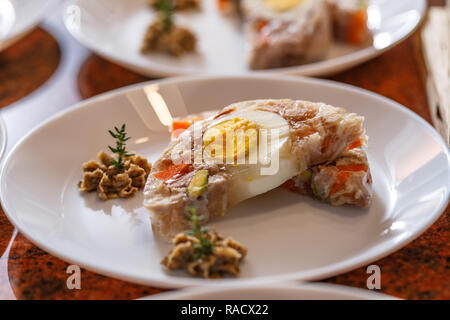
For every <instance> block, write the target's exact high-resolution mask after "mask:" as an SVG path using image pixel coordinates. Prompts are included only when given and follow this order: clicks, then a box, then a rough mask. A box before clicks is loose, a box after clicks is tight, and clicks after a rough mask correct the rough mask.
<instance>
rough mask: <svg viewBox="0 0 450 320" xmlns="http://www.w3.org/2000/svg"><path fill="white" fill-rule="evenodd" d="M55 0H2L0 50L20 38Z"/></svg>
mask: <svg viewBox="0 0 450 320" xmlns="http://www.w3.org/2000/svg"><path fill="white" fill-rule="evenodd" d="M54 2H55V0H39V1H37V0H0V51H1V50H3V49H6V48H7V47H9V46H10V45H12V44H13V43H14V42H16V41H18V40H20V39H21V38H22V37H23V36H25V35H26V34H27V33H28V32H29V31H31V30H32V29H33V28H34V27H35V26H36V25H37V24H38V23H39V21H40V20H41V19H42V18H43V16H44V14H45V12H46V10H47V9H48V8H49V7H50V5H51V4H53V3H54Z"/></svg>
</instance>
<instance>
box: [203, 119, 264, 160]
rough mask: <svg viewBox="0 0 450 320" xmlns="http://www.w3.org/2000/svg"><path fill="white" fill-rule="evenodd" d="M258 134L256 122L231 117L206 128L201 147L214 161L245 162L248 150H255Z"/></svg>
mask: <svg viewBox="0 0 450 320" xmlns="http://www.w3.org/2000/svg"><path fill="white" fill-rule="evenodd" d="M258 135H259V134H258V125H257V124H256V123H254V122H253V121H250V120H248V119H244V118H233V119H230V120H226V121H223V122H221V123H219V124H217V125H215V126H214V127H212V128H210V129H208V130H207V131H206V132H205V134H204V136H203V148H204V150H205V151H206V153H207V154H208V156H209V157H210V158H211V159H212V160H213V161H214V162H215V163H227V164H239V163H241V161H244V162H243V163H245V161H246V160H247V158H248V156H249V154H250V152H254V151H256V150H257V147H258ZM227 146H228V147H227Z"/></svg>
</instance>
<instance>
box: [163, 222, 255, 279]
mask: <svg viewBox="0 0 450 320" xmlns="http://www.w3.org/2000/svg"><path fill="white" fill-rule="evenodd" d="M207 237H208V238H209V240H210V241H211V242H212V243H213V244H214V246H215V247H214V250H213V252H212V254H210V255H208V256H206V257H200V258H199V257H197V251H196V249H195V248H194V244H195V243H199V240H198V239H197V238H196V237H194V236H190V235H187V234H185V233H180V234H178V235H177V236H175V238H174V239H173V240H172V242H173V244H174V248H173V249H172V250H171V251H170V253H169V254H168V255H167V256H166V257H165V258H164V259H163V260H162V261H161V264H162V265H164V266H165V267H166V269H168V270H178V269H184V270H185V271H187V272H188V273H190V274H191V275H193V276H202V277H204V278H221V277H222V275H223V274H225V273H229V274H232V275H234V276H237V275H239V272H240V268H239V263H240V262H241V261H242V259H244V257H245V256H246V255H247V247H246V246H244V245H242V244H241V243H239V242H237V241H235V240H233V239H232V238H230V237H228V238H223V237H222V236H221V235H219V234H218V233H217V232H216V231H215V230H212V231H208V233H207Z"/></svg>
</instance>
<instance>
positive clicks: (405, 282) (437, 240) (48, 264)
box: [0, 0, 450, 299]
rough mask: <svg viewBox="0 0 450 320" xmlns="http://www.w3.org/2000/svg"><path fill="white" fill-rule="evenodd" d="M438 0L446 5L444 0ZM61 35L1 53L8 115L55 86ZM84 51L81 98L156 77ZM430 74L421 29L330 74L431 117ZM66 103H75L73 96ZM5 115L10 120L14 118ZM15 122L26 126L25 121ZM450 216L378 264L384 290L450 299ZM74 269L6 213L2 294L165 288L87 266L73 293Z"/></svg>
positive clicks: (91, 294)
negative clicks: (374, 55)
mask: <svg viewBox="0 0 450 320" xmlns="http://www.w3.org/2000/svg"><path fill="white" fill-rule="evenodd" d="M431 3H432V4H443V3H444V1H440V0H436V1H431ZM56 33H58V31H55V30H53V29H52V28H51V27H48V26H47V25H45V24H44V25H43V26H41V27H37V28H36V29H35V30H33V31H32V32H31V33H30V34H28V35H27V36H26V37H25V38H24V39H22V40H20V41H19V42H18V43H16V44H14V45H13V46H12V47H10V48H8V49H7V50H5V51H3V52H0V107H2V108H3V109H2V112H3V111H4V112H5V115H6V114H7V112H8V111H9V109H8V108H16V107H17V106H18V105H19V104H21V103H27V104H30V103H32V102H33V99H39V97H38V94H39V91H40V90H44V89H43V88H45V87H46V86H49V81H50V80H49V79H52V77H56V74H57V73H58V72H61V71H60V69H61V68H62V67H61V64H62V63H64V62H61V61H62V60H63V58H64V54H66V52H65V50H67V48H71V47H70V46H62V43H61V39H62V36H61V34H58V36H56V37H55V36H54V34H56ZM57 39H58V40H57ZM83 53H84V55H82V58H81V61H80V63H79V64H77V65H76V66H72V67H71V68H72V69H71V77H72V78H73V79H71V80H70V81H71V83H72V82H73V83H74V84H75V85H76V87H77V90H78V94H79V98H88V97H92V96H95V95H97V94H99V93H102V92H105V91H108V90H111V89H115V88H119V87H122V86H125V85H129V84H133V83H138V82H142V81H147V80H149V78H147V77H143V76H141V75H138V74H136V73H133V72H131V71H127V70H125V69H123V68H121V67H119V66H117V65H114V64H112V63H110V62H108V61H106V60H104V59H102V58H100V57H98V56H96V55H94V54H92V53H89V52H88V51H87V50H85V51H83ZM67 68H69V67H67ZM30 70H32V71H33V72H30ZM74 71H75V72H74ZM425 76H426V70H425V66H424V61H423V57H422V50H421V41H420V32H419V31H416V32H415V33H414V34H413V35H412V36H411V37H409V38H408V39H407V40H406V41H404V42H403V43H401V44H400V45H398V46H397V47H395V48H393V49H391V50H389V51H387V52H386V53H384V54H383V55H381V56H380V57H378V58H375V59H373V60H372V61H369V62H367V63H364V64H362V65H360V66H358V67H355V68H352V69H350V70H347V71H345V72H342V73H339V74H337V75H335V76H332V77H329V79H331V80H335V81H340V82H344V83H348V84H352V85H355V86H358V87H361V88H364V89H367V90H370V91H373V92H376V93H379V94H381V95H383V96H386V97H388V98H390V99H393V100H395V101H397V102H399V103H400V104H402V105H404V106H406V107H408V108H409V109H411V110H413V111H414V112H415V113H417V114H418V115H419V116H421V117H423V118H424V119H425V120H427V121H428V122H431V117H430V113H429V108H428V102H427V95H426V90H425V85H424V83H425V82H424V79H425ZM27 99H28V100H27ZM67 101H68V102H71V98H69V97H68V98H67ZM36 105H39V104H36ZM29 108H33V106H32V105H31V106H30V107H29ZM36 108H37V107H36ZM32 114H33V115H34V114H35V115H36V116H38V115H39V110H33V113H32ZM41 116H42V117H44V116H43V115H41ZM5 118H6V121H7V120H8V117H5ZM23 120H24V121H26V119H25V118H24V119H23ZM8 125H9V126H13V127H15V126H18V127H20V125H21V123H20V121H19V122H18V123H14V124H12V123H7V126H8ZM9 147H10V146H9ZM448 213H449V207H447V209H446V210H445V212H444V213H443V214H442V215H441V217H440V218H439V219H438V220H437V221H436V222H435V223H434V224H433V225H432V226H431V227H430V228H429V229H428V230H427V231H426V232H425V233H423V234H422V235H421V236H420V237H418V238H417V239H416V240H414V241H413V242H411V243H410V244H408V245H407V246H405V247H404V248H402V249H400V250H398V251H397V252H395V253H393V254H391V255H389V256H387V257H385V258H383V259H381V260H379V261H375V262H373V263H371V264H375V265H378V266H379V267H380V268H381V273H382V283H381V290H380V292H383V293H387V294H390V295H393V296H395V297H399V298H404V299H450V220H449V214H448ZM67 266H68V263H66V262H64V261H62V260H60V259H58V258H56V257H54V256H52V255H50V254H48V253H46V252H45V251H43V250H41V249H39V248H38V247H36V246H35V245H34V244H32V243H31V242H30V241H28V240H27V239H26V238H25V237H24V236H23V235H22V234H20V233H19V232H17V230H15V228H14V227H13V226H12V225H11V224H10V222H9V221H8V219H7V218H6V216H5V214H4V213H3V211H2V210H0V299H134V298H139V297H142V296H145V295H150V294H155V293H158V292H162V291H163V290H162V289H160V288H152V287H148V286H142V285H136V284H132V283H127V282H124V281H120V280H116V279H112V278H108V277H105V276H102V275H98V274H95V273H92V272H89V271H86V270H82V288H81V290H69V289H68V288H67V286H66V280H67V277H68V274H67V273H66V269H67ZM368 276H369V274H367V272H366V266H365V267H362V268H358V269H356V270H353V271H351V272H348V273H344V274H341V275H339V276H336V277H333V278H330V279H325V280H324V282H328V283H336V284H342V285H346V286H351V287H359V288H366V281H367V278H368Z"/></svg>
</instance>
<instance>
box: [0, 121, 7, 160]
mask: <svg viewBox="0 0 450 320" xmlns="http://www.w3.org/2000/svg"><path fill="white" fill-rule="evenodd" d="M6 141H7V139H6V127H5V122H4V121H3V117H2V115H1V114H0V162H1V160H2V158H3V153H4V152H5V149H6Z"/></svg>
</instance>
